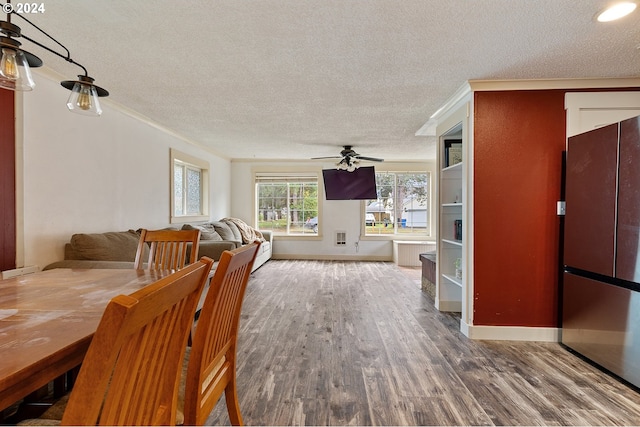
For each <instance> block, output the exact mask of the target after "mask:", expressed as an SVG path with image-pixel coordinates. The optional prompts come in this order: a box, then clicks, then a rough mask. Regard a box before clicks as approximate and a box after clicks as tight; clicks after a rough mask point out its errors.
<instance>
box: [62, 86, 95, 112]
mask: <svg viewBox="0 0 640 427" xmlns="http://www.w3.org/2000/svg"><path fill="white" fill-rule="evenodd" d="M67 108H68V109H69V111H71V112H74V113H78V114H83V115H85V116H99V115H100V114H102V108H100V102H99V101H98V93H97V91H96V87H95V86H93V85H92V84H87V83H83V82H81V81H77V82H75V84H74V85H73V89H71V95H69V100H68V101H67Z"/></svg>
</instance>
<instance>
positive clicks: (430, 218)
mask: <svg viewBox="0 0 640 427" xmlns="http://www.w3.org/2000/svg"><path fill="white" fill-rule="evenodd" d="M377 174H394V175H402V174H424V175H427V179H428V182H427V191H428V193H427V208H426V211H427V227H426V229H425V231H424V232H403V233H398V232H397V231H398V227H397V222H398V221H397V219H396V218H394V224H393V232H392V233H384V234H382V233H378V234H372V233H367V226H366V223H365V215H366V214H367V203H368V202H371V201H372V200H373V199H369V200H363V201H362V203H361V205H360V208H361V210H360V215H361V226H360V238H361V239H362V240H397V239H404V240H424V239H430V238H432V237H434V224H433V223H434V220H435V212H434V206H435V204H434V197H435V194H434V190H433V189H434V184H433V181H434V179H433V175H434V173H433V171H432V170H430V169H429V168H426V169H422V170H419V169H416V168H408V169H404V168H389V169H382V168H376V175H377ZM394 185H397V179H394ZM395 202H396V201H395V200H394V204H395Z"/></svg>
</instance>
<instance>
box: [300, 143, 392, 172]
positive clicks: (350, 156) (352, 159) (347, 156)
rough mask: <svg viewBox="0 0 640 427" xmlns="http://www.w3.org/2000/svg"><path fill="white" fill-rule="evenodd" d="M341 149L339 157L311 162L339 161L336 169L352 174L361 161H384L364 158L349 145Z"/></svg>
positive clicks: (321, 158)
mask: <svg viewBox="0 0 640 427" xmlns="http://www.w3.org/2000/svg"><path fill="white" fill-rule="evenodd" d="M342 148H343V150H342V151H340V155H339V156H328V157H312V158H311V160H323V159H340V161H339V162H338V163H336V169H338V170H346V171H349V172H353V171H355V170H356V169H358V168H359V167H360V161H361V160H366V161H369V162H384V159H379V158H377V157H366V156H362V155H360V154H358V153H356V152H355V151H354V150H353V147H352V146H351V145H344V146H343V147H342Z"/></svg>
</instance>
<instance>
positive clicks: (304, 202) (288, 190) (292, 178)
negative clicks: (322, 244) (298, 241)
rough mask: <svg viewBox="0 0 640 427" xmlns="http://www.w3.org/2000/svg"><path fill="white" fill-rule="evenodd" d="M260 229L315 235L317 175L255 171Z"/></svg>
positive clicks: (257, 216)
mask: <svg viewBox="0 0 640 427" xmlns="http://www.w3.org/2000/svg"><path fill="white" fill-rule="evenodd" d="M256 199H257V203H256V207H257V209H256V218H257V224H258V228H259V229H260V230H271V231H273V232H274V233H278V234H285V235H309V234H311V235H317V234H318V176H317V175H313V176H310V175H309V174H306V175H304V174H282V173H279V174H267V173H257V174H256Z"/></svg>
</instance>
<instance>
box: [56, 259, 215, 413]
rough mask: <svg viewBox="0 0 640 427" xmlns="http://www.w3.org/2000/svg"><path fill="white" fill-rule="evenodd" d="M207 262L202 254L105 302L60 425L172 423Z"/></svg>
mask: <svg viewBox="0 0 640 427" xmlns="http://www.w3.org/2000/svg"><path fill="white" fill-rule="evenodd" d="M212 265H213V260H211V259H209V258H203V259H202V260H201V261H198V262H196V263H194V264H192V265H189V266H187V267H185V268H184V269H182V270H179V271H177V272H176V273H173V274H172V275H170V276H168V277H166V278H164V279H161V280H159V281H157V282H155V283H153V284H151V285H149V286H146V287H144V288H143V289H141V290H139V291H137V292H135V293H133V294H131V295H120V296H117V297H115V298H113V299H112V300H111V301H110V302H109V304H108V305H107V308H106V309H105V311H104V314H103V316H102V319H101V320H100V324H99V325H98V328H97V330H96V333H95V334H94V336H93V339H92V341H91V344H90V346H89V350H88V351H87V355H86V357H85V359H84V361H83V363H82V367H81V368H80V373H79V374H78V378H77V381H76V383H75V385H74V387H73V390H72V392H71V395H70V396H69V401H68V404H67V406H66V409H65V411H64V414H63V416H62V424H63V425H96V424H100V425H172V424H175V420H176V418H175V417H176V404H177V395H178V386H179V380H180V374H181V369H182V361H183V358H184V354H185V349H186V345H187V336H188V334H189V331H190V328H191V323H192V321H193V313H194V311H195V307H196V303H197V302H198V298H199V296H200V293H201V292H202V289H203V288H204V285H205V282H206V281H207V279H208V276H209V271H210V270H211V266H212Z"/></svg>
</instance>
